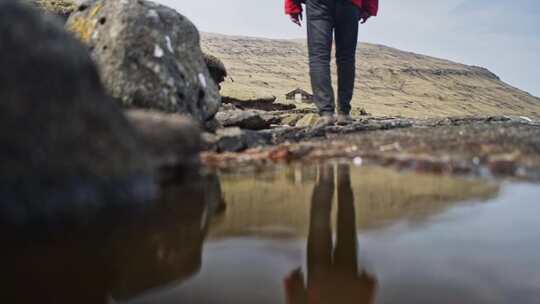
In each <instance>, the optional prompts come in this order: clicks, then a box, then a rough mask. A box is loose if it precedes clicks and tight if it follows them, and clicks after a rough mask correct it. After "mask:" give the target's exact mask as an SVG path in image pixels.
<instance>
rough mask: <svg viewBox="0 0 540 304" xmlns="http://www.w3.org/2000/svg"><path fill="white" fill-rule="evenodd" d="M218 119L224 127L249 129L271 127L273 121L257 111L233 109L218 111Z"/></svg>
mask: <svg viewBox="0 0 540 304" xmlns="http://www.w3.org/2000/svg"><path fill="white" fill-rule="evenodd" d="M216 119H217V120H218V121H219V123H220V124H221V125H222V126H224V127H239V128H241V129H247V130H262V129H266V128H269V127H270V124H271V121H270V120H267V119H264V118H263V116H262V115H260V114H259V113H257V112H256V111H242V110H233V111H225V112H218V114H217V115H216Z"/></svg>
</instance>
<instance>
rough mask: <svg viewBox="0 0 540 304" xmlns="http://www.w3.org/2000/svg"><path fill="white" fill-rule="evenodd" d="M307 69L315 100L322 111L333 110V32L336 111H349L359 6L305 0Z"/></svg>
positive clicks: (329, 0)
mask: <svg viewBox="0 0 540 304" xmlns="http://www.w3.org/2000/svg"><path fill="white" fill-rule="evenodd" d="M306 7H307V8H306V13H307V32H308V51H309V69H310V76H311V87H312V89H313V97H314V102H315V105H316V106H317V108H319V113H320V114H321V115H325V114H326V115H328V114H332V113H334V111H335V97H334V90H333V88H332V79H331V76H330V57H331V51H332V41H333V38H334V35H335V44H336V63H337V73H338V112H339V113H341V114H349V112H350V111H351V99H352V96H353V90H354V80H355V74H356V60H355V55H356V44H357V41H358V21H359V13H360V12H359V10H358V8H357V7H356V6H355V5H354V4H353V3H352V1H351V0H307V2H306Z"/></svg>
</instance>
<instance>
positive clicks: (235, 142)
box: [205, 127, 272, 152]
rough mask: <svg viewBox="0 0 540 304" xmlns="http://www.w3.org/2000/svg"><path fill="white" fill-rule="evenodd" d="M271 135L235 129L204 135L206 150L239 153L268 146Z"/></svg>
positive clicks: (224, 129)
mask: <svg viewBox="0 0 540 304" xmlns="http://www.w3.org/2000/svg"><path fill="white" fill-rule="evenodd" d="M271 139H272V138H271V135H270V134H266V133H261V132H257V131H251V130H242V129H240V128H237V127H233V128H223V129H218V130H217V131H216V134H209V133H206V134H205V141H206V145H207V147H206V148H207V150H215V151H217V152H239V151H244V150H246V149H249V148H253V147H258V146H264V145H268V144H269V143H270V142H271Z"/></svg>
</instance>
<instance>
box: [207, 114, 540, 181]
mask: <svg viewBox="0 0 540 304" xmlns="http://www.w3.org/2000/svg"><path fill="white" fill-rule="evenodd" d="M237 132H238V131H237ZM253 132H255V133H253ZM248 134H249V135H248ZM255 134H257V135H255ZM261 138H262V139H264V140H265V143H264V144H262V145H261V144H260V141H262V139H261ZM224 140H225V142H220V141H219V140H218V141H217V142H213V146H211V147H210V149H209V150H208V151H206V152H204V153H203V156H202V159H203V163H204V164H206V165H208V166H210V167H214V168H219V169H222V170H231V169H233V170H238V168H240V167H244V168H248V169H249V168H257V167H259V166H265V165H275V164H288V163H294V162H300V163H302V162H306V163H310V162H320V161H326V160H329V159H341V160H343V161H349V162H353V163H355V164H357V165H364V164H377V165H383V166H391V167H394V168H397V169H403V170H414V171H419V172H428V173H437V174H465V175H472V176H480V177H515V178H521V179H525V180H540V121H534V120H530V119H528V118H526V117H505V116H497V117H455V118H445V119H425V120H418V119H407V118H395V117H380V118H376V117H370V118H363V119H359V120H358V121H357V122H355V123H353V124H351V125H348V126H344V127H340V126H328V127H325V128H321V129H313V128H310V127H289V128H283V127H281V128H280V127H277V128H274V129H269V130H264V131H251V132H250V133H247V134H245V135H244V138H242V137H236V140H237V142H233V140H232V139H231V138H230V137H225V139H224ZM257 140H258V141H257ZM238 142H247V143H248V144H249V143H253V146H252V147H250V148H246V149H245V150H243V151H236V152H230V151H229V152H220V151H222V150H220V149H223V148H238V147H246V145H245V144H244V145H243V144H240V143H238ZM220 145H221V146H224V147H221V146H220Z"/></svg>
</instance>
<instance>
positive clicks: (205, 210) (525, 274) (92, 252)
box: [0, 164, 540, 304]
mask: <svg viewBox="0 0 540 304" xmlns="http://www.w3.org/2000/svg"><path fill="white" fill-rule="evenodd" d="M539 197H540V186H539V185H536V184H528V183H518V182H501V181H494V180H478V179H472V178H456V177H445V176H435V175H425V174H422V175H420V174H415V173H407V172H395V171H392V170H390V169H384V168H378V167H355V166H350V165H347V164H325V165H314V166H299V167H281V168H272V169H267V170H263V171H261V172H257V173H245V174H239V173H236V174H231V173H221V174H219V175H215V174H208V175H205V176H204V177H201V178H199V179H192V180H191V182H189V183H185V182H184V183H182V185H176V184H169V185H166V186H165V187H164V189H163V194H162V197H161V199H160V201H159V202H156V203H155V205H154V207H153V208H150V209H148V210H146V211H145V212H143V214H139V215H134V216H126V217H125V218H122V219H118V220H117V221H116V224H115V225H109V224H107V225H101V226H99V228H95V229H80V230H77V231H69V232H66V233H64V234H62V235H61V236H57V237H55V238H46V239H38V240H33V241H32V242H22V241H13V242H12V244H13V245H11V246H7V245H6V246H5V248H3V249H2V250H3V253H2V255H3V258H2V261H1V264H0V266H1V270H2V274H1V275H0V278H2V281H1V282H0V283H1V285H0V286H1V288H2V289H3V290H2V292H1V293H0V303H141V304H142V303H187V304H191V303H193V304H214V303H235V304H238V303H246V304H247V303H260V304H264V303H268V304H274V303H276V304H279V303H286V304H300V303H305V304H308V303H309V304H315V303H321V304H323V303H324V304H326V303H357V304H361V303H416V304H417V303H540V255H539V253H540V199H539Z"/></svg>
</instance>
